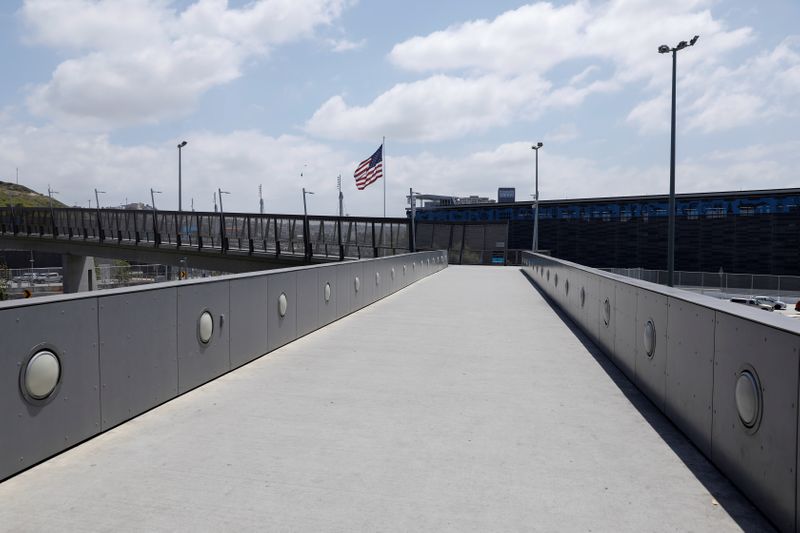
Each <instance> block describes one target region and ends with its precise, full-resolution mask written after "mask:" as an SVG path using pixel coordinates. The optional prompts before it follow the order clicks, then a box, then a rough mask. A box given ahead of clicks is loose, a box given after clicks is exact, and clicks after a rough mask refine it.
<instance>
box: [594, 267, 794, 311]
mask: <svg viewBox="0 0 800 533" xmlns="http://www.w3.org/2000/svg"><path fill="white" fill-rule="evenodd" d="M600 270H603V271H605V272H610V273H612V274H618V275H621V276H626V277H629V278H634V279H640V280H643V281H649V282H651V283H658V284H660V285H666V284H667V271H666V270H649V269H645V268H601V269H600ZM674 284H675V286H676V287H680V288H681V289H684V290H690V291H693V292H699V293H701V294H708V295H709V296H716V297H718V298H725V299H727V298H732V297H743V296H773V297H775V298H778V299H779V300H783V301H785V302H786V303H791V304H794V303H795V302H796V301H797V300H800V276H773V275H768V274H741V273H727V272H685V271H676V272H675V278H674Z"/></svg>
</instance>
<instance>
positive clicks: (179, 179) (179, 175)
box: [178, 141, 188, 211]
mask: <svg viewBox="0 0 800 533" xmlns="http://www.w3.org/2000/svg"><path fill="white" fill-rule="evenodd" d="M187 144H188V143H187V142H186V141H182V142H181V143H180V144H178V211H183V209H182V204H181V200H182V197H183V190H182V188H181V148H183V147H184V146H186V145H187Z"/></svg>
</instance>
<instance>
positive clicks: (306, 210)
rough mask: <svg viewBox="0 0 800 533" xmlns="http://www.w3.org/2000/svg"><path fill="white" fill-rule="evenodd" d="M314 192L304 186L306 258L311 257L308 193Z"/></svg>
mask: <svg viewBox="0 0 800 533" xmlns="http://www.w3.org/2000/svg"><path fill="white" fill-rule="evenodd" d="M309 194H314V193H313V192H311V191H307V190H306V188H305V187H303V243H304V244H305V255H306V259H307V260H308V259H311V242H310V241H311V239H310V237H311V235H309V233H311V232H310V231H309V227H308V208H307V207H306V195H309Z"/></svg>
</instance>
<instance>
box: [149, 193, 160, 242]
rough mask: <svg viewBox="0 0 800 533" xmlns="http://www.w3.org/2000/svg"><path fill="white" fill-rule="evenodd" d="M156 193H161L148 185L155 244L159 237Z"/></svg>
mask: <svg viewBox="0 0 800 533" xmlns="http://www.w3.org/2000/svg"><path fill="white" fill-rule="evenodd" d="M156 194H161V191H155V190H153V188H152V187H150V201H151V202H153V242H155V244H156V246H158V245H159V244H160V237H159V235H158V214H157V213H156Z"/></svg>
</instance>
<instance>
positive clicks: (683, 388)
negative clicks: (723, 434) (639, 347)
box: [656, 298, 715, 457]
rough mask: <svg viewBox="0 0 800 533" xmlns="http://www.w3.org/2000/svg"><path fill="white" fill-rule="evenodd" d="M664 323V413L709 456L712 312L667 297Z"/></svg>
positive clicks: (713, 322)
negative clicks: (665, 324)
mask: <svg viewBox="0 0 800 533" xmlns="http://www.w3.org/2000/svg"><path fill="white" fill-rule="evenodd" d="M667 323H668V324H669V331H670V334H669V335H668V336H667V338H666V343H667V354H668V355H667V369H666V401H665V408H666V414H667V416H669V417H670V418H671V419H672V421H673V422H675V425H676V426H678V427H679V428H681V430H682V431H683V432H684V433H686V435H687V436H688V437H689V438H690V439H691V440H692V442H694V443H695V445H696V446H697V447H698V448H700V451H702V452H703V453H704V454H705V455H706V456H707V457H711V401H712V392H713V387H712V386H711V384H713V383H714V329H715V313H714V311H713V310H711V309H707V308H705V307H701V306H699V305H694V304H690V303H688V302H683V301H681V300H676V299H675V298H670V299H669V308H668V316H667ZM656 327H658V325H656ZM659 342H661V339H659Z"/></svg>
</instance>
